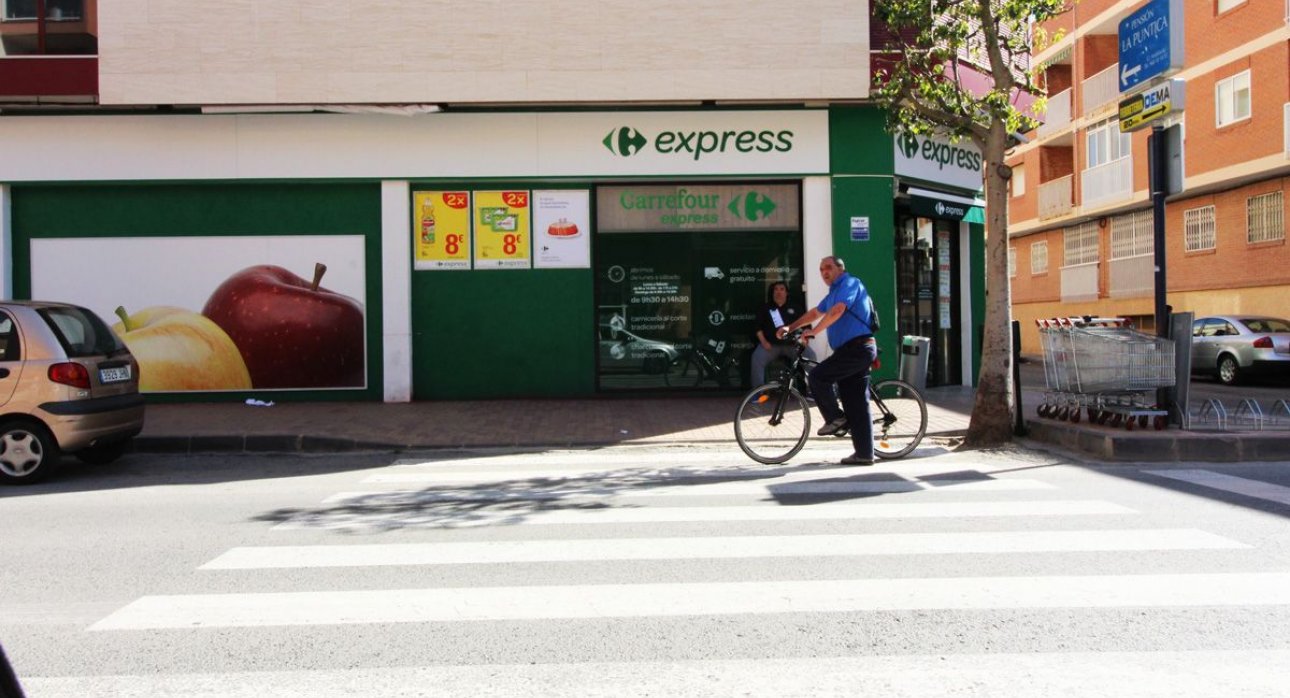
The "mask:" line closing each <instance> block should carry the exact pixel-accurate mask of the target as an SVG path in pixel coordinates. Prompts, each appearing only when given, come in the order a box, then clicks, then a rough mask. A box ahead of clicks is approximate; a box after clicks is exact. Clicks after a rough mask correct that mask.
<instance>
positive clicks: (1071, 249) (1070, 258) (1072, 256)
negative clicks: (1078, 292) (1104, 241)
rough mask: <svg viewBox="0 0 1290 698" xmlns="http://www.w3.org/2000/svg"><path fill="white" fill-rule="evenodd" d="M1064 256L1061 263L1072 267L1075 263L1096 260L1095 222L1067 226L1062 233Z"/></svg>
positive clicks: (1089, 262) (1090, 262)
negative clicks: (1071, 226)
mask: <svg viewBox="0 0 1290 698" xmlns="http://www.w3.org/2000/svg"><path fill="white" fill-rule="evenodd" d="M1062 239H1063V247H1064V248H1065V249H1064V250H1063V252H1064V256H1063V257H1062V263H1063V264H1064V265H1065V266H1068V267H1073V266H1075V265H1077V264H1092V263H1094V262H1097V260H1098V257H1099V255H1098V249H1097V248H1098V245H1097V224H1096V223H1093V222H1088V223H1081V224H1080V225H1078V226H1075V227H1073V228H1067V229H1066V230H1065V232H1064V233H1063V234H1062Z"/></svg>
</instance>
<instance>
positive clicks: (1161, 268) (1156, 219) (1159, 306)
mask: <svg viewBox="0 0 1290 698" xmlns="http://www.w3.org/2000/svg"><path fill="white" fill-rule="evenodd" d="M1150 150H1151V177H1150V179H1151V209H1152V214H1153V216H1152V217H1153V226H1154V229H1153V233H1154V242H1155V244H1154V247H1155V265H1156V336H1157V337H1168V336H1169V327H1168V326H1169V310H1168V309H1167V308H1166V306H1165V292H1166V291H1165V290H1166V284H1167V281H1166V276H1165V196H1167V195H1168V193H1169V162H1168V157H1169V156H1168V150H1167V148H1166V144H1165V130H1164V128H1163V127H1161V126H1160V124H1156V125H1154V126H1152V127H1151V140H1150Z"/></svg>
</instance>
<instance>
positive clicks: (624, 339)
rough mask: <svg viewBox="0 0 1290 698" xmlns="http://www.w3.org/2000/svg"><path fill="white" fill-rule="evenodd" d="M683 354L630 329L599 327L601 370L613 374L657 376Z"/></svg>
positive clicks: (673, 347) (672, 347) (665, 343)
mask: <svg viewBox="0 0 1290 698" xmlns="http://www.w3.org/2000/svg"><path fill="white" fill-rule="evenodd" d="M680 355H681V352H680V351H678V350H677V348H676V347H675V346H673V345H671V344H669V343H667V342H661V341H658V340H656V339H646V338H644V337H641V336H640V335H635V334H632V333H631V332H628V331H627V330H621V329H615V328H613V327H611V326H609V325H601V326H600V370H601V371H603V372H613V373H658V374H662V373H664V372H665V371H666V370H667V367H668V365H669V364H671V363H672V362H673V361H675V360H676V359H677V357H679V356H680Z"/></svg>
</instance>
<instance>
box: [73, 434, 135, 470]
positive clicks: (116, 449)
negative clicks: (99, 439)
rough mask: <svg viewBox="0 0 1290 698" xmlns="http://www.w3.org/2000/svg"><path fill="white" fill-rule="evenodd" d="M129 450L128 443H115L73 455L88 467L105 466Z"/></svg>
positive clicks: (83, 450) (93, 447)
mask: <svg viewBox="0 0 1290 698" xmlns="http://www.w3.org/2000/svg"><path fill="white" fill-rule="evenodd" d="M128 450H130V442H129V441H128V440H126V441H116V442H113V443H110V444H103V445H101V446H91V447H90V448H86V449H82V450H80V451H77V452H76V453H75V455H76V458H77V460H79V461H81V462H82V463H88V464H89V465H107V464H108V463H111V462H113V461H115V460H116V459H118V458H120V457H121V456H123V455H125V452H126V451H128Z"/></svg>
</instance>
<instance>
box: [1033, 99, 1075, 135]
mask: <svg viewBox="0 0 1290 698" xmlns="http://www.w3.org/2000/svg"><path fill="white" fill-rule="evenodd" d="M1070 125H1071V91H1070V88H1066V89H1064V90H1062V91H1061V92H1058V93H1057V94H1055V95H1053V96H1051V97H1049V98H1048V111H1046V112H1044V124H1043V125H1042V126H1040V127H1039V137H1040V138H1047V137H1049V136H1051V135H1053V134H1054V133H1057V132H1058V131H1061V130H1062V129H1064V128H1066V127H1067V126H1070Z"/></svg>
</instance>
